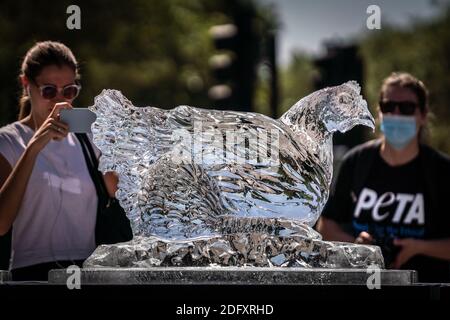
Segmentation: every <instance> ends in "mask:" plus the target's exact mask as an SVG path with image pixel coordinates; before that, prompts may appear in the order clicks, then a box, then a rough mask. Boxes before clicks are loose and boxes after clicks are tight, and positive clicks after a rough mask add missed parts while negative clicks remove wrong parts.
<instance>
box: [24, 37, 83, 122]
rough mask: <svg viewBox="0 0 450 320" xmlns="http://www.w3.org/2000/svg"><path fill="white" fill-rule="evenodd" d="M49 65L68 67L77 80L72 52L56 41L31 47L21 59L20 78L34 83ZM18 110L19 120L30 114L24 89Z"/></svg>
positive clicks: (44, 42)
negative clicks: (24, 77)
mask: <svg viewBox="0 0 450 320" xmlns="http://www.w3.org/2000/svg"><path fill="white" fill-rule="evenodd" d="M51 65H57V66H58V67H62V66H68V67H70V68H71V69H72V70H73V71H74V72H75V75H76V77H77V78H79V75H78V63H77V60H76V59H75V56H74V55H73V53H72V51H71V50H70V49H69V48H68V47H67V46H66V45H64V44H62V43H61V42H56V41H43V42H37V43H36V44H35V45H34V46H33V47H31V48H30V49H29V50H28V52H27V53H26V54H25V57H24V58H23V62H22V67H21V71H20V76H26V77H27V79H28V80H29V81H35V80H36V77H38V76H39V74H40V73H41V71H42V69H44V68H45V67H48V66H51ZM19 108H20V109H19V120H21V119H23V118H25V117H26V116H27V115H29V114H30V112H31V103H30V97H29V96H28V93H27V91H26V89H25V88H23V89H22V96H21V97H20V100H19Z"/></svg>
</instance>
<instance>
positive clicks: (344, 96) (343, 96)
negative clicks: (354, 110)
mask: <svg viewBox="0 0 450 320" xmlns="http://www.w3.org/2000/svg"><path fill="white" fill-rule="evenodd" d="M338 97H339V103H341V104H350V103H351V101H352V97H351V96H350V95H349V94H348V93H346V92H342V93H340V94H339V96H338Z"/></svg>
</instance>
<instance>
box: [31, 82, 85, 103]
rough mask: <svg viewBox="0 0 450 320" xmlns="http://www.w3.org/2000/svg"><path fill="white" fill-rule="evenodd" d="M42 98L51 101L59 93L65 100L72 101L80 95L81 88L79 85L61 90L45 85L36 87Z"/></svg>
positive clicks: (70, 85)
mask: <svg viewBox="0 0 450 320" xmlns="http://www.w3.org/2000/svg"><path fill="white" fill-rule="evenodd" d="M38 88H39V91H40V93H41V96H42V98H44V99H47V100H51V99H53V98H55V97H56V95H57V94H58V93H59V92H62V96H63V97H64V98H66V99H67V100H73V99H75V98H76V97H78V95H79V94H80V90H81V86H80V85H79V84H69V85H67V86H64V87H62V88H58V87H57V86H55V85H54V84H45V85H42V86H38Z"/></svg>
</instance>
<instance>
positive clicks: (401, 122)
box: [317, 73, 450, 282]
mask: <svg viewBox="0 0 450 320" xmlns="http://www.w3.org/2000/svg"><path fill="white" fill-rule="evenodd" d="M427 114H428V95H427V89H426V87H425V86H424V84H423V83H422V82H421V81H420V80H418V79H416V78H415V77H413V76H412V75H410V74H408V73H393V74H391V75H390V76H389V77H388V78H386V79H385V80H384V81H383V84H382V87H381V91H380V99H379V114H378V115H379V120H380V123H381V125H380V129H381V132H382V134H383V135H382V137H381V139H377V140H374V141H370V142H368V143H365V144H363V145H361V146H358V147H356V148H354V149H353V150H351V151H349V152H348V153H347V155H346V156H345V157H344V159H343V162H342V165H341V167H340V170H339V174H338V176H337V180H336V183H335V184H334V185H333V188H332V190H331V195H330V199H329V201H328V203H327V205H326V207H325V209H324V212H323V213H322V217H321V218H320V220H319V222H318V224H317V229H318V230H319V232H321V233H322V235H323V237H324V239H326V240H333V241H344V242H355V243H359V244H376V245H379V246H380V247H381V249H382V253H383V256H384V259H385V264H386V267H390V268H395V269H399V268H401V269H411V270H417V271H418V278H419V281H421V282H450V269H449V261H450V205H449V201H448V183H449V181H450V159H449V158H448V157H447V156H446V155H443V154H441V153H439V152H437V151H435V150H433V149H432V148H430V147H429V146H427V145H426V144H425V143H424V133H425V128H426V124H427Z"/></svg>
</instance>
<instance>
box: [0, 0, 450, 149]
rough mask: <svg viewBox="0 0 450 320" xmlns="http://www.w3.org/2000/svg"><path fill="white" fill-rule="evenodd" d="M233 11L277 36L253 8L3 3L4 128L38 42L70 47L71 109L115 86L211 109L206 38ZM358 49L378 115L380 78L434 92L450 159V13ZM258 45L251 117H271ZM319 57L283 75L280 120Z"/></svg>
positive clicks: (439, 134) (437, 126)
mask: <svg viewBox="0 0 450 320" xmlns="http://www.w3.org/2000/svg"><path fill="white" fill-rule="evenodd" d="M71 4H78V5H79V6H80V8H81V30H68V29H67V28H66V19H67V18H68V16H69V15H68V14H67V13H66V8H67V7H68V6H69V5H71ZM237 5H247V6H255V7H257V11H258V12H259V15H260V17H261V19H259V20H258V23H259V25H258V26H257V28H256V29H258V30H260V31H259V32H262V33H264V32H276V31H277V30H279V27H280V23H279V21H278V19H277V17H276V15H275V13H274V12H275V11H274V10H273V8H270V7H267V6H266V7H264V6H262V5H260V4H258V3H257V2H256V1H252V0H228V1H227V0H214V1H210V0H190V1H183V0H169V1H158V0H130V1H126V2H125V1H116V2H112V1H106V0H98V1H90V2H88V1H83V2H77V1H68V0H61V1H57V2H55V1H50V0H41V1H32V2H30V1H25V0H14V1H11V0H9V1H2V2H0V39H1V40H2V41H1V45H0V46H1V47H0V73H1V75H2V77H1V78H0V125H4V124H6V123H8V122H12V121H14V120H15V119H16V117H17V107H16V106H17V98H18V95H19V94H20V86H19V83H18V81H17V76H18V74H19V68H20V63H21V60H22V57H23V56H24V54H25V52H26V51H27V50H28V49H29V48H30V47H31V46H32V45H33V44H34V43H35V42H36V41H42V40H59V41H62V42H64V43H65V44H67V45H68V46H69V47H70V48H71V49H72V50H73V52H74V53H75V55H76V56H77V58H78V59H79V62H80V65H81V75H82V84H83V90H82V93H81V95H80V97H79V98H78V99H77V101H76V103H75V106H78V107H80V106H88V105H91V104H92V103H93V99H94V97H95V96H96V95H97V94H99V93H100V91H101V90H102V89H104V88H114V89H119V90H121V91H123V93H124V94H125V95H126V96H127V97H129V98H130V99H131V100H132V101H133V102H134V103H135V104H137V105H141V106H144V105H153V106H159V107H166V108H171V107H174V106H177V105H180V104H190V105H195V106H204V107H213V105H212V103H211V101H210V100H209V98H208V94H207V91H208V89H209V88H210V86H211V85H212V84H213V83H214V79H212V76H211V70H210V67H209V65H208V60H209V59H210V58H211V56H212V55H213V54H214V52H215V49H214V47H213V43H212V40H211V37H210V35H209V33H208V30H209V28H210V27H211V26H213V25H216V24H223V23H230V22H232V21H231V17H230V13H231V12H234V11H235V10H236V7H235V6H237ZM263 39H264V37H263ZM263 42H264V40H263ZM358 45H359V48H360V55H361V57H362V59H363V61H364V71H365V76H364V78H365V79H364V90H365V96H366V97H367V100H368V101H369V105H370V106H371V108H372V111H373V112H374V113H375V111H376V109H375V106H376V102H377V99H378V91H379V87H380V84H381V81H382V79H383V78H385V77H386V76H387V75H389V74H390V73H391V72H392V71H397V70H400V71H407V72H410V73H412V74H414V75H415V76H417V77H418V78H420V79H421V80H423V81H424V83H425V84H426V85H427V86H428V88H429V90H430V106H431V110H432V112H433V113H434V120H433V121H432V123H431V137H430V142H431V144H432V145H433V146H435V147H438V148H439V149H441V150H443V151H446V152H449V153H450V140H449V139H447V137H449V136H450V126H449V125H448V123H449V122H450V109H449V108H448V101H450V90H449V88H450V9H449V8H447V9H443V11H442V15H441V16H440V17H438V18H436V19H434V20H433V21H418V22H416V23H414V24H413V26H412V27H411V28H408V29H398V28H394V27H392V26H386V25H383V29H381V30H378V31H370V32H367V33H366V34H365V35H363V37H361V38H360V40H359V43H358ZM261 46H262V48H263V49H262V58H263V59H262V60H261V61H259V62H258V72H257V74H258V81H257V83H256V92H255V103H254V105H255V108H254V109H255V111H258V112H261V113H265V114H271V110H270V95H271V92H270V77H271V73H270V71H269V68H268V65H267V63H268V61H266V60H264V54H265V52H264V48H265V44H264V43H261ZM315 58H316V57H311V56H309V55H307V54H305V53H303V52H301V51H297V52H294V53H293V56H292V59H291V62H290V64H289V65H288V66H286V67H283V68H280V70H279V85H280V87H279V91H280V101H279V108H278V115H281V114H282V113H283V112H285V111H286V110H287V109H288V108H289V107H291V106H292V105H293V104H294V103H295V102H297V100H298V99H300V98H301V97H303V96H305V95H307V94H308V93H310V92H312V91H314V90H315V89H316V88H315V83H316V81H315V80H316V79H317V77H318V76H319V75H318V71H317V70H316V68H315V66H314V59H315Z"/></svg>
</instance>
